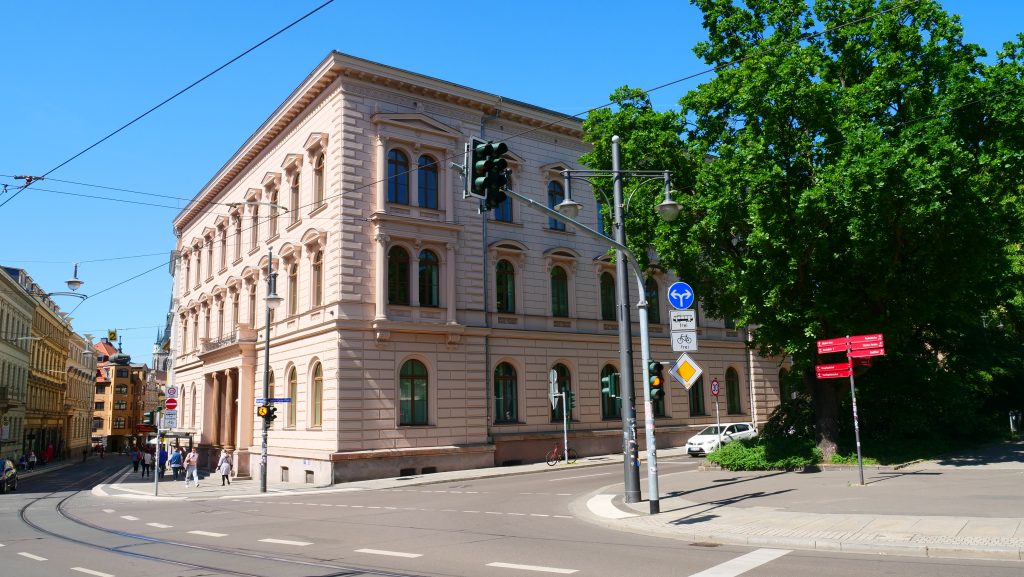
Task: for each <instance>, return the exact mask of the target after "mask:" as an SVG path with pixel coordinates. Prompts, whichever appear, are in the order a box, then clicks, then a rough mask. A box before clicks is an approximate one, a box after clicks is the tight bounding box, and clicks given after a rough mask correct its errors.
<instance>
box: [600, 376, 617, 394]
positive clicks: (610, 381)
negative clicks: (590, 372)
mask: <svg viewBox="0 0 1024 577" xmlns="http://www.w3.org/2000/svg"><path fill="white" fill-rule="evenodd" d="M601 384H602V385H604V386H603V387H601V394H603V395H604V396H606V397H618V396H619V373H611V374H610V375H608V376H606V377H601Z"/></svg>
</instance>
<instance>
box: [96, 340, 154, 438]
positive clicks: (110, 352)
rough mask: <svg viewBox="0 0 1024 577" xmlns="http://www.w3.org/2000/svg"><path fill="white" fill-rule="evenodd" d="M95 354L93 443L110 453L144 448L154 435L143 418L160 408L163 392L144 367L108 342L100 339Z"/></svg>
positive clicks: (152, 428)
mask: <svg viewBox="0 0 1024 577" xmlns="http://www.w3.org/2000/svg"><path fill="white" fill-rule="evenodd" d="M93 349H94V350H95V351H96V376H95V382H94V386H95V406H94V408H93V412H92V442H93V443H99V444H100V445H101V446H103V447H104V448H105V450H107V451H112V452H120V451H123V450H125V449H127V448H131V447H132V446H141V445H142V444H143V443H145V442H146V441H147V439H149V438H150V437H152V436H153V433H154V432H155V427H152V426H149V425H147V424H146V423H144V415H145V414H146V413H148V412H151V411H153V410H155V409H156V408H157V407H158V405H159V397H160V391H159V390H158V388H157V387H156V386H155V382H154V381H153V379H152V378H151V377H153V376H154V375H153V373H152V371H150V370H149V368H148V367H147V366H146V365H145V364H133V363H132V362H131V357H130V356H129V355H126V354H123V353H121V352H120V351H119V350H118V349H117V348H116V347H114V345H113V344H112V343H111V342H110V340H109V339H100V342H98V343H96V344H95V345H94V346H93Z"/></svg>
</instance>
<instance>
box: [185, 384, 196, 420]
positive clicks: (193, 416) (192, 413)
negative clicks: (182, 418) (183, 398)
mask: <svg viewBox="0 0 1024 577" xmlns="http://www.w3.org/2000/svg"><path fill="white" fill-rule="evenodd" d="M189 398H190V399H191V401H192V402H191V406H190V408H189V416H190V418H191V421H192V422H191V424H190V425H189V426H190V427H192V428H193V429H195V428H196V386H195V385H192V388H191V389H189ZM182 404H184V403H182Z"/></svg>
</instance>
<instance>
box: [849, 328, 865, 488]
mask: <svg viewBox="0 0 1024 577" xmlns="http://www.w3.org/2000/svg"><path fill="white" fill-rule="evenodd" d="M846 343H847V345H846V362H848V363H849V364H850V399H851V400H852V401H853V435H854V437H855V438H856V440H857V470H858V471H859V472H860V484H861V485H863V484H864V460H863V459H862V458H861V455H860V422H859V421H858V420H857V393H856V391H855V390H854V384H853V358H852V357H851V356H850V345H849V343H850V335H846Z"/></svg>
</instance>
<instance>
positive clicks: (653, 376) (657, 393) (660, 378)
mask: <svg viewBox="0 0 1024 577" xmlns="http://www.w3.org/2000/svg"><path fill="white" fill-rule="evenodd" d="M663 369H664V367H662V365H661V363H659V362H658V361H651V362H650V363H649V364H648V365H647V373H648V375H650V377H649V381H648V382H649V383H650V385H651V400H652V401H657V400H659V399H661V398H663V397H664V396H665V375H663V374H662V370H663Z"/></svg>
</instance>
